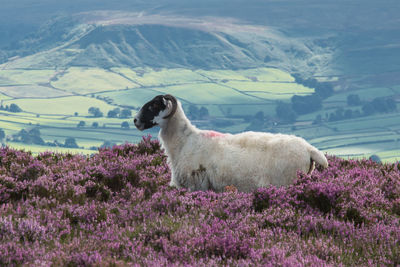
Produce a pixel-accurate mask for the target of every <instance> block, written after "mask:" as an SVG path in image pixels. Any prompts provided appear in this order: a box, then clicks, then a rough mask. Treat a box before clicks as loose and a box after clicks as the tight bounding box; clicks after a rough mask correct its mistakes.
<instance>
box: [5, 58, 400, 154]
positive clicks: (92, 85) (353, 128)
mask: <svg viewBox="0 0 400 267" xmlns="http://www.w3.org/2000/svg"><path fill="white" fill-rule="evenodd" d="M0 68H2V69H1V72H0V101H1V103H2V105H3V106H4V107H5V106H10V105H11V104H16V105H18V106H19V107H20V108H21V109H22V110H23V112H19V113H12V112H8V111H5V110H2V111H0V122H1V126H0V128H2V129H3V130H4V131H5V133H6V138H5V140H4V142H5V143H7V144H9V145H10V146H13V147H18V148H21V147H25V148H26V149H29V150H32V151H33V152H34V153H38V152H40V151H45V150H57V151H64V148H62V147H50V146H37V145H27V144H22V143H16V142H13V141H12V140H13V135H15V134H16V133H18V132H19V131H20V130H21V129H26V130H29V129H32V128H34V127H37V128H38V129H39V130H40V133H41V137H42V138H43V140H44V141H45V142H54V141H57V142H58V143H63V142H64V140H65V139H66V138H68V137H74V138H75V139H76V142H77V144H78V146H79V149H70V150H68V151H76V152H77V153H86V154H88V153H93V149H94V147H98V146H100V145H102V144H103V143H104V142H108V143H116V144H121V143H125V142H137V141H139V140H140V139H141V136H142V135H143V134H147V133H151V134H152V135H153V136H156V135H157V129H152V130H151V131H146V133H142V132H139V131H137V130H136V129H134V126H133V123H132V118H118V117H117V118H110V117H107V114H108V112H109V111H111V110H114V109H116V108H119V109H120V110H122V109H124V108H130V109H131V112H132V115H134V114H135V113H136V111H137V110H138V109H139V108H140V107H141V106H142V105H143V103H145V102H146V101H148V100H149V99H151V98H153V97H154V96H155V95H158V94H166V93H169V94H173V95H175V96H176V97H178V98H179V99H180V100H181V102H182V103H183V107H184V109H185V110H186V111H188V109H189V106H190V105H192V106H195V107H197V108H201V107H205V108H207V110H208V114H209V117H208V118H203V119H202V120H196V119H194V120H193V121H194V124H196V125H198V126H199V127H200V128H212V129H214V130H218V131H223V132H232V133H236V132H241V131H244V130H246V129H249V127H250V126H251V125H253V126H252V127H254V124H252V119H251V118H252V117H253V116H255V114H257V113H259V112H260V111H261V112H262V114H263V115H264V116H266V117H269V118H273V117H274V116H276V114H275V109H276V105H277V103H278V101H284V102H288V103H289V102H290V98H291V97H292V96H293V95H309V94H312V93H313V92H314V89H312V88H308V87H305V86H303V85H300V84H297V83H296V82H295V80H294V78H293V77H292V76H291V75H290V74H289V73H287V72H284V71H281V70H278V69H274V68H259V69H248V70H199V69H196V70H190V69H151V68H135V69H129V68H112V69H108V70H105V69H99V68H78V67H74V68H69V69H66V70H35V69H7V66H0ZM321 79H322V78H321ZM329 79H330V80H332V79H333V80H335V79H334V78H332V77H330V78H329ZM350 94H358V95H359V96H360V100H361V101H370V100H372V99H373V98H374V97H376V96H377V95H379V96H386V97H390V96H393V97H394V99H396V97H398V95H399V94H400V86H392V87H390V88H389V87H382V88H374V87H371V88H366V89H362V90H361V89H356V90H343V91H336V92H335V94H334V95H333V96H331V97H329V98H326V99H324V101H323V111H319V112H314V113H311V114H306V115H302V116H299V117H298V118H297V123H296V124H295V125H280V124H276V125H260V130H265V131H272V132H284V133H291V134H296V135H299V136H302V137H304V138H306V139H307V140H309V141H310V142H311V143H313V144H314V145H315V146H317V147H318V148H320V149H322V150H323V151H325V152H328V153H332V154H336V155H339V156H342V157H349V156H350V157H369V156H371V155H373V154H375V155H378V156H379V157H380V158H381V159H382V160H384V161H396V160H398V159H399V151H400V145H399V139H400V119H399V116H398V115H399V114H398V113H391V114H377V115H372V116H368V117H358V118H353V119H349V120H340V121H332V122H330V121H327V120H324V122H323V123H322V124H319V125H313V124H312V121H313V120H314V119H315V117H316V116H318V115H321V117H322V118H326V117H327V114H329V113H330V112H335V110H336V109H338V108H346V109H351V110H353V111H356V110H358V111H361V107H360V106H357V107H348V106H347V97H348V96H349V95H350ZM90 107H95V108H98V109H99V111H101V112H102V115H103V116H101V117H94V116H93V114H90V113H89V108H90ZM82 122H83V125H80V126H79V127H78V124H79V123H81V124H82ZM123 122H128V123H129V127H130V128H129V129H124V128H122V127H121V125H122V123H123Z"/></svg>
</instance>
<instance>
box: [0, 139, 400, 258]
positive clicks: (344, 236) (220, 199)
mask: <svg viewBox="0 0 400 267" xmlns="http://www.w3.org/2000/svg"><path fill="white" fill-rule="evenodd" d="M329 163H330V166H329V167H328V168H327V169H325V170H318V169H317V170H316V171H315V172H313V174H312V175H306V174H304V173H299V175H298V179H297V180H296V182H295V183H294V184H293V185H291V186H288V187H276V186H268V187H265V188H260V189H258V190H255V191H254V192H252V193H240V192H237V191H236V190H235V188H231V187H227V188H226V192H223V193H215V192H212V191H206V192H189V191H187V190H186V189H175V188H171V187H169V185H168V184H169V180H170V176H171V174H170V170H169V168H168V166H167V163H166V157H165V155H164V154H163V151H162V150H161V148H160V144H159V142H158V141H157V140H152V139H151V137H150V136H147V137H144V138H143V140H142V142H140V143H139V144H124V145H118V146H114V147H112V148H102V149H99V151H98V153H95V154H93V155H91V156H83V155H71V154H60V153H51V152H45V153H41V154H40V155H38V156H36V157H34V156H32V155H31V154H30V153H28V152H24V151H17V150H13V149H11V148H7V147H5V148H1V149H0V265H2V266H3V265H4V266H21V265H26V266H29V265H32V266H38V265H42V266H49V265H50V266H51V265H54V266H62V265H71V266H103V265H104V266H108V265H110V266H126V265H128V266H149V265H151V266H382V265H390V266H396V265H398V264H400V256H399V255H400V243H399V240H400V164H376V163H374V162H372V161H369V160H342V159H339V158H336V157H329Z"/></svg>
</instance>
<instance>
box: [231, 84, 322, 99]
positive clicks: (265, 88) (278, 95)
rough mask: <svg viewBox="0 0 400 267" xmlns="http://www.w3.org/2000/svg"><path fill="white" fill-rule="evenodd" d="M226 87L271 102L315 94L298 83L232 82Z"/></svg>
mask: <svg viewBox="0 0 400 267" xmlns="http://www.w3.org/2000/svg"><path fill="white" fill-rule="evenodd" d="M225 85H227V86H229V87H232V88H235V89H237V90H239V91H243V92H246V93H248V94H251V95H254V96H257V97H262V98H265V99H270V100H288V99H290V98H291V97H292V96H293V95H295V94H297V95H308V94H312V93H313V92H314V90H313V89H311V88H307V87H305V86H303V85H299V84H296V83H275V82H240V81H230V82H227V83H225Z"/></svg>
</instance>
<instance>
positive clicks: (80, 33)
mask: <svg viewBox="0 0 400 267" xmlns="http://www.w3.org/2000/svg"><path fill="white" fill-rule="evenodd" d="M322 39H324V38H323V37H319V38H305V39H300V38H291V37H288V36H286V35H285V34H283V33H281V32H279V31H277V30H275V29H271V28H268V27H261V26H254V25H246V24H239V22H238V21H233V20H227V19H217V18H208V19H206V18H203V19H189V18H184V17H171V16H160V15H150V16H143V15H142V14H138V13H122V12H98V13H96V12H95V13H87V14H86V13H85V14H81V15H80V17H79V19H78V18H77V17H62V18H59V19H57V20H54V21H52V22H50V23H49V24H46V25H45V26H43V27H42V28H41V29H40V30H39V31H38V32H37V33H36V34H34V35H33V36H31V37H29V38H27V39H25V40H23V41H21V42H19V43H18V46H16V47H15V51H14V53H15V55H17V56H20V57H21V56H22V58H18V59H17V60H12V61H11V62H9V63H8V67H14V68H29V69H31V68H34V69H48V68H51V69H53V68H67V67H71V66H87V67H99V68H111V67H143V66H149V67H156V68H177V67H184V68H191V69H195V68H201V69H244V68H254V67H262V66H269V67H271V66H272V67H277V68H280V69H284V70H287V71H290V72H302V73H306V74H307V75H315V74H316V75H323V74H326V73H327V72H329V67H327V66H329V65H330V60H331V58H332V57H333V54H334V51H333V50H332V49H331V47H329V45H327V42H329V40H325V42H322ZM27 55H29V56H27ZM24 56H27V57H24Z"/></svg>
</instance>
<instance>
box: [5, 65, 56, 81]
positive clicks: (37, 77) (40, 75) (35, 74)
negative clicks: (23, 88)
mask: <svg viewBox="0 0 400 267" xmlns="http://www.w3.org/2000/svg"><path fill="white" fill-rule="evenodd" d="M55 74H56V71H55V70H45V69H44V70H25V69H2V70H1V71H0V85H24V84H31V85H32V84H39V83H48V82H49V81H50V79H51V78H52V77H53V76H54V75H55Z"/></svg>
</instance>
